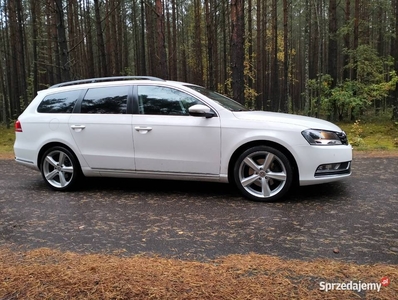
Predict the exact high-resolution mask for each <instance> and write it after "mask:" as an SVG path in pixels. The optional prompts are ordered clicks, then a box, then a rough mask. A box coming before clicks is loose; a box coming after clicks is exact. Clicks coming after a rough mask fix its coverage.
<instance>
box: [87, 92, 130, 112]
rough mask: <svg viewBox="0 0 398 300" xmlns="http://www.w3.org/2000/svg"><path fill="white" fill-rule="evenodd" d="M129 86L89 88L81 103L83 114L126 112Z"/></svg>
mask: <svg viewBox="0 0 398 300" xmlns="http://www.w3.org/2000/svg"><path fill="white" fill-rule="evenodd" d="M128 93H129V86H117V87H104V88H94V89H89V90H88V91H87V93H86V96H85V97H84V99H83V101H82V105H81V111H80V112H81V113H82V114H125V113H127V98H128Z"/></svg>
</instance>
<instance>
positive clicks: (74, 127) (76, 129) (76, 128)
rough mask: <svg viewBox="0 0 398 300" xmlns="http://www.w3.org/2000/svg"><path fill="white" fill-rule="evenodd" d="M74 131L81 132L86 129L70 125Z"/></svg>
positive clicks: (83, 126) (82, 126)
mask: <svg viewBox="0 0 398 300" xmlns="http://www.w3.org/2000/svg"><path fill="white" fill-rule="evenodd" d="M70 128H72V129H73V130H75V131H82V130H83V129H84V128H86V126H85V125H71V127H70Z"/></svg>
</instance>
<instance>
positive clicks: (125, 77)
mask: <svg viewBox="0 0 398 300" xmlns="http://www.w3.org/2000/svg"><path fill="white" fill-rule="evenodd" d="M140 79H143V80H153V81H164V80H163V79H161V78H158V77H153V76H114V77H99V78H89V79H81V80H74V81H67V82H62V83H58V84H54V85H52V86H50V87H49V89H52V88H58V87H63V86H70V85H76V84H84V83H94V82H106V81H119V80H140Z"/></svg>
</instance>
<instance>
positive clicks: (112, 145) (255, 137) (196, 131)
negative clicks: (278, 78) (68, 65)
mask: <svg viewBox="0 0 398 300" xmlns="http://www.w3.org/2000/svg"><path fill="white" fill-rule="evenodd" d="M149 79H150V80H147V78H145V80H123V81H107V80H105V81H100V82H97V83H87V84H86V83H83V84H76V85H75V84H72V85H66V86H64V87H62V86H61V87H54V88H49V89H47V90H43V91H40V92H39V93H38V95H37V97H36V98H35V99H34V100H33V101H32V102H31V103H30V105H29V106H28V107H27V108H26V110H25V111H24V112H23V113H22V114H21V116H19V119H18V123H19V125H18V126H20V127H21V129H20V130H19V128H18V129H17V130H16V141H15V145H14V151H15V160H16V162H18V163H21V164H24V165H26V166H30V167H33V168H35V169H37V170H42V166H41V164H42V163H44V162H43V157H42V155H43V154H44V152H45V150H46V149H48V148H49V145H53V146H62V147H65V148H66V149H68V150H69V151H70V153H69V154H72V155H73V156H75V157H76V159H77V161H78V167H79V169H80V170H81V172H82V173H83V174H84V175H85V176H88V177H93V176H105V177H129V178H130V177H131V178H134V177H137V178H162V179H182V180H202V181H219V182H233V179H232V178H231V176H232V175H231V174H232V173H231V172H232V169H234V168H233V166H232V165H231V164H234V163H235V162H236V159H237V157H238V156H239V154H241V153H242V151H243V150H245V149H247V148H249V147H255V146H261V145H264V146H267V147H272V148H275V149H277V150H279V151H281V152H283V153H284V154H285V156H286V157H287V158H288V160H289V161H290V162H289V164H291V167H292V169H294V170H295V174H296V176H298V178H296V179H298V182H299V184H300V185H311V184H318V183H325V182H331V181H335V180H341V179H343V178H345V177H348V176H349V175H350V174H351V171H350V170H351V169H350V167H351V160H352V148H351V146H350V145H349V144H348V143H346V144H338V145H336V144H331V145H310V144H309V142H308V141H307V139H306V138H304V136H303V134H302V132H303V131H305V130H308V129H315V130H324V131H327V132H336V133H341V132H342V130H341V129H340V128H339V127H338V126H336V125H334V124H332V123H330V122H327V121H324V120H320V119H316V118H310V117H303V116H297V115H290V114H281V113H271V112H263V111H231V110H230V109H227V108H225V107H224V106H223V105H221V104H220V103H219V102H217V101H213V100H212V99H210V98H208V97H206V96H205V95H204V94H202V93H200V92H198V91H196V90H194V89H191V88H189V87H187V85H188V86H192V85H189V84H186V83H181V82H173V81H161V80H151V78H149ZM79 83H80V82H79ZM136 86H140V87H142V86H145V87H146V88H147V89H149V90H150V89H151V87H152V86H156V87H167V88H169V89H172V90H176V91H180V92H182V93H185V94H187V95H189V96H190V97H193V98H195V99H197V100H198V101H200V102H201V104H203V105H204V106H207V107H208V108H209V109H210V110H211V111H212V112H214V113H215V115H214V116H213V117H204V116H193V115H151V114H140V113H138V112H137V111H136V110H135V111H134V110H133V111H131V109H130V113H123V114H100V113H98V114H95V113H76V111H74V112H73V113H41V112H38V106H39V105H40V103H41V102H42V100H43V99H44V98H45V97H47V98H48V97H50V95H52V94H57V93H63V92H68V91H80V92H81V95H82V97H83V96H84V94H85V93H86V92H87V90H88V89H96V88H111V87H126V88H128V89H131V90H133V94H134V93H135V92H136V88H135V87H136ZM129 97H130V96H129ZM130 98H133V99H130ZM130 98H128V101H130V102H129V104H130V105H131V106H134V105H136V104H131V103H132V102H133V103H134V102H135V101H138V100H137V99H136V98H137V97H136V96H135V95H133V97H130ZM154 99H155V98H154ZM79 101H81V99H80V98H79V100H77V102H76V103H80V102H79ZM75 105H77V104H75ZM134 107H136V106H134ZM198 107H199V106H198ZM75 109H76V108H75ZM189 110H190V109H189ZM21 131H22V132H21ZM266 153H268V152H267V151H266ZM242 159H243V158H242ZM342 162H344V163H346V165H344V166H345V170H343V171H342V172H336V174H333V172H332V173H330V172H326V173H325V174H326V175H325V176H315V172H316V170H317V168H318V167H319V166H321V165H326V164H330V165H333V164H340V163H342ZM47 165H48V164H47ZM336 166H337V165H336ZM50 167H51V165H50ZM231 168H232V169H231ZM236 168H238V167H236ZM332 168H334V165H333V167H332ZM336 168H337V167H336ZM51 171H53V172H55V171H54V170H53V168H50V171H48V173H50V172H51ZM252 173H253V172H250V176H252ZM76 174H77V173H76ZM261 175H262V177H261V178H263V179H264V178H266V179H267V177H266V176H265V175H264V174H263V173H261ZM47 176H50V174H47ZM76 176H77V175H76ZM247 176H249V175H247ZM289 176H290V174H289ZM43 177H45V174H43ZM235 177H236V176H235ZM261 178H260V177H259V178H258V179H259V180H261ZM264 180H265V179H264ZM267 180H268V179H267ZM282 180H283V179H282ZM50 186H51V184H50ZM52 187H53V188H54V186H52ZM55 189H57V187H56V186H55ZM58 189H60V190H61V188H58ZM246 196H248V195H246ZM250 197H251V196H250V195H249V198H250ZM278 197H279V196H278ZM278 197H256V196H254V197H251V198H252V199H253V200H260V201H267V200H274V199H276V198H278ZM268 198H269V199H268Z"/></svg>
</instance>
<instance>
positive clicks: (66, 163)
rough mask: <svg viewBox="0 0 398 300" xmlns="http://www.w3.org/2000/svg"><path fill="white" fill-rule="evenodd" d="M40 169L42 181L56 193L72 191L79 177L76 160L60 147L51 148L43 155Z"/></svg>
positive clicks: (71, 154) (78, 167)
mask: <svg viewBox="0 0 398 300" xmlns="http://www.w3.org/2000/svg"><path fill="white" fill-rule="evenodd" d="M40 169H41V174H42V176H43V179H44V181H45V182H46V183H47V184H48V185H49V186H50V187H51V188H52V189H53V190H56V191H66V190H70V189H72V188H73V187H75V186H76V184H77V180H78V178H79V175H80V166H79V163H78V162H77V159H76V158H75V156H74V155H73V153H71V152H70V151H69V150H68V149H66V148H64V147H61V146H56V147H52V148H50V149H48V150H47V151H46V152H45V153H44V155H43V157H42V159H41V165H40Z"/></svg>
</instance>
